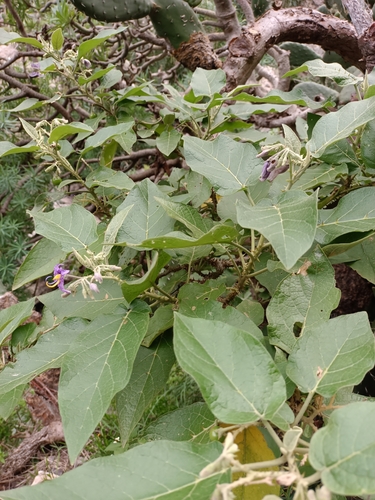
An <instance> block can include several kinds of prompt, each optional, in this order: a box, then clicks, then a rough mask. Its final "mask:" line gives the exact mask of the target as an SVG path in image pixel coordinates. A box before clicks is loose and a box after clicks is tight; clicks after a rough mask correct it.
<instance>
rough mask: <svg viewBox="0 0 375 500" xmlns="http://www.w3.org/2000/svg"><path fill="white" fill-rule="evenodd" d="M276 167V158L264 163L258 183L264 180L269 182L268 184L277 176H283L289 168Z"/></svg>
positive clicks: (285, 166) (286, 166) (287, 166)
mask: <svg viewBox="0 0 375 500" xmlns="http://www.w3.org/2000/svg"><path fill="white" fill-rule="evenodd" d="M276 167H277V160H276V158H273V159H271V160H267V161H265V162H264V164H263V168H262V173H261V174H260V178H259V179H260V181H262V182H263V181H265V180H269V181H270V182H272V181H273V180H274V179H276V177H277V176H278V175H279V174H283V173H284V172H286V171H287V170H288V168H289V165H281V166H280V167H277V168H276Z"/></svg>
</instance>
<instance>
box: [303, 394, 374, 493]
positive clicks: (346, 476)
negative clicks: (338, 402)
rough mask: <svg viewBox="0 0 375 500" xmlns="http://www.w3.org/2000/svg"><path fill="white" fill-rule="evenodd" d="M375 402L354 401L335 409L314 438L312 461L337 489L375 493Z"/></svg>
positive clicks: (328, 486) (347, 491)
mask: <svg viewBox="0 0 375 500" xmlns="http://www.w3.org/2000/svg"><path fill="white" fill-rule="evenodd" d="M374 428H375V403H370V402H363V403H352V404H350V405H348V406H344V407H343V408H339V409H338V410H335V411H334V412H333V413H332V415H331V418H330V419H329V421H328V425H327V426H325V427H323V428H322V429H319V430H318V431H317V432H316V433H315V434H314V435H313V437H312V439H311V447H310V452H309V461H310V463H311V465H312V466H313V467H314V469H316V470H318V471H321V473H322V482H323V484H324V485H325V486H326V487H327V488H328V489H329V490H330V491H332V492H333V493H337V494H341V495H350V496H362V495H370V494H374V493H375V470H374V467H373V464H374V461H375V434H374V433H373V432H370V429H374Z"/></svg>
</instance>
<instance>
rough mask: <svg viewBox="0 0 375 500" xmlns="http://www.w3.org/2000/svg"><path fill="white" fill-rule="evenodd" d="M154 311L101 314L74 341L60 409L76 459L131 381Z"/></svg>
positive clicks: (63, 374)
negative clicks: (115, 398)
mask: <svg viewBox="0 0 375 500" xmlns="http://www.w3.org/2000/svg"><path fill="white" fill-rule="evenodd" d="M147 324H148V311H147V310H144V308H139V309H138V307H137V305H136V306H135V307H134V309H130V310H129V311H127V312H126V313H125V314H124V315H122V314H121V315H120V314H112V315H103V316H99V317H98V318H96V319H95V320H93V321H92V322H91V323H90V325H89V326H88V327H87V328H86V329H85V330H84V331H83V332H82V333H81V334H80V335H79V337H78V338H77V339H76V340H75V342H73V343H72V344H71V349H70V351H69V352H68V353H67V354H66V355H65V357H64V362H63V365H62V368H61V376H60V384H59V408H60V413H61V418H62V422H63V427H64V435H65V439H66V443H67V445H68V450H69V457H70V460H71V462H72V463H73V462H74V460H75V459H76V458H77V456H78V454H79V453H80V452H81V450H82V448H83V447H84V445H85V443H86V441H87V440H88V438H89V437H90V435H91V433H92V432H93V431H94V429H95V427H96V426H97V424H98V423H99V422H100V420H101V418H102V417H103V415H104V413H105V412H106V411H107V409H108V406H109V405H110V403H111V400H112V398H113V397H114V395H115V394H116V393H117V392H119V391H121V390H122V389H124V387H125V386H126V385H127V383H128V382H129V379H130V376H131V372H132V369H133V363H134V360H135V357H136V355H137V352H138V349H139V346H140V343H141V341H142V339H143V337H144V336H145V333H146V331H147Z"/></svg>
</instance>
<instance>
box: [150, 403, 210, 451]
mask: <svg viewBox="0 0 375 500" xmlns="http://www.w3.org/2000/svg"><path fill="white" fill-rule="evenodd" d="M215 420H216V419H215V417H214V416H213V415H212V413H211V412H210V409H209V408H208V406H207V405H206V403H194V404H192V405H189V406H185V407H184V408H179V409H178V410H175V411H171V412H170V413H167V414H166V415H162V416H161V417H159V418H158V419H157V420H156V421H155V422H153V423H152V424H150V425H149V426H148V427H147V429H146V433H145V437H146V438H147V439H148V440H150V441H154V440H156V439H170V440H171V441H194V442H195V443H209V442H210V440H211V439H210V434H209V429H210V427H211V426H212V425H213V424H214V423H215Z"/></svg>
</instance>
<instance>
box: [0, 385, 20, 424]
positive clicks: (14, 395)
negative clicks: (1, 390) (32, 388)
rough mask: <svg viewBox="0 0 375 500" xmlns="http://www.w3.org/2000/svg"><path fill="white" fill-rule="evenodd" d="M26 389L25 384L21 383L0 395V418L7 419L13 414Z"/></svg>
mask: <svg viewBox="0 0 375 500" xmlns="http://www.w3.org/2000/svg"><path fill="white" fill-rule="evenodd" d="M24 390H25V386H24V385H19V386H18V387H16V388H15V389H13V390H11V391H9V392H6V393H5V394H3V395H1V396H0V418H2V419H4V420H6V419H7V418H9V417H10V416H11V414H12V413H13V410H14V408H15V407H16V406H17V404H18V403H19V401H20V400H21V398H22V395H23V391H24Z"/></svg>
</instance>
